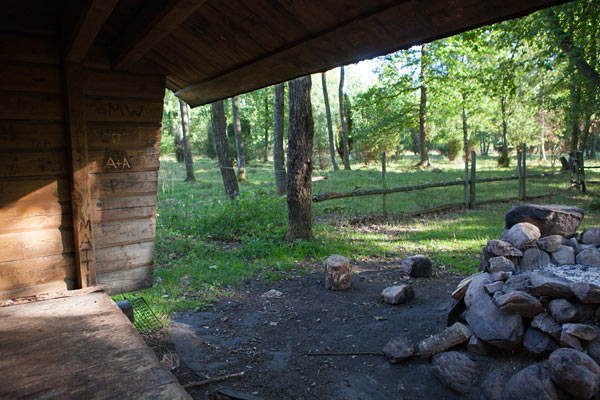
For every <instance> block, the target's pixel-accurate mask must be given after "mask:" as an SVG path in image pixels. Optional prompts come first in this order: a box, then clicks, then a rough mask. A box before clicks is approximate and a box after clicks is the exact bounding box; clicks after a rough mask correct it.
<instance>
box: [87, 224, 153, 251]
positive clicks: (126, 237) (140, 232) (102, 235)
mask: <svg viewBox="0 0 600 400" xmlns="http://www.w3.org/2000/svg"><path fill="white" fill-rule="evenodd" d="M94 228H95V231H94V242H95V245H96V247H97V248H98V249H100V248H104V247H112V246H117V245H123V244H131V243H139V242H149V241H153V240H154V218H145V219H139V220H133V221H119V222H105V223H100V224H97V225H95V227H94Z"/></svg>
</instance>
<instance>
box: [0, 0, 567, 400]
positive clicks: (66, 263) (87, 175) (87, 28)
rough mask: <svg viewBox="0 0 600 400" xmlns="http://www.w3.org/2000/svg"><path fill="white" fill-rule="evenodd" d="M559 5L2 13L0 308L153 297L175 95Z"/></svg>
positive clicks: (19, 1) (247, 82) (55, 5)
mask: <svg viewBox="0 0 600 400" xmlns="http://www.w3.org/2000/svg"><path fill="white" fill-rule="evenodd" d="M554 3H557V2H556V1H549V0H527V1H522V0H487V1H480V0H451V1H442V0H427V1H417V0H410V1H409V0H400V1H390V0H370V1H363V0H360V1H359V0H344V1H342V0H318V1H317V0H252V1H242V0H231V1H220V0H169V1H164V0H80V1H76V0H5V1H3V2H2V13H0V92H1V95H0V300H3V299H4V300H6V299H14V298H19V297H24V296H35V295H40V294H44V293H51V292H62V291H65V290H71V289H81V288H88V287H93V286H94V285H102V286H103V287H104V288H105V290H106V291H107V292H108V293H109V294H114V293H122V292H127V291H131V290H135V289H141V288H147V287H150V286H151V285H152V282H153V273H152V271H153V258H154V256H153V253H154V248H153V247H154V235H155V233H154V232H155V230H154V224H155V215H156V193H157V183H158V167H159V162H158V156H159V142H160V132H161V120H162V112H163V96H164V91H165V88H169V89H171V90H173V91H175V92H176V94H177V96H179V97H180V98H182V99H183V100H185V101H186V102H188V103H189V104H190V105H191V106H198V105H201V104H206V103H209V102H212V101H215V100H218V99H222V98H226V97H229V96H232V95H235V94H239V93H243V92H247V91H250V90H253V89H257V88H260V87H264V86H267V85H270V84H274V83H277V82H282V81H286V80H289V79H292V78H295V77H298V76H302V75H306V74H309V73H313V72H318V71H323V70H327V69H329V68H332V67H335V66H338V65H342V64H346V63H350V62H353V61H358V60H361V59H364V58H368V57H373V56H376V55H381V54H385V53H388V52H391V51H394V50H398V49H401V48H407V47H409V46H411V45H413V44H416V43H419V42H423V41H430V40H433V39H436V38H440V37H444V36H448V35H451V34H455V33H458V32H461V31H464V30H467V29H470V28H473V27H476V26H480V25H483V24H487V23H491V22H494V21H499V20H503V19H507V18H512V17H516V16H520V15H524V14H526V13H529V12H532V11H534V10H537V9H540V8H543V7H546V6H548V5H551V4H554ZM8 314H10V313H8ZM10 315H12V317H11V318H19V315H18V314H14V313H13V314H10ZM30 328H31V327H30ZM55 328H56V329H59V328H60V327H59V326H55ZM2 329H3V328H2V327H0V333H1V332H2ZM13 333H14V332H13ZM0 337H2V336H0ZM0 345H1V343H0ZM0 349H2V351H4V348H2V347H0ZM2 357H4V356H2ZM38 361H39V360H38ZM1 366H2V364H0V370H1ZM51 370H52V369H51V368H49V369H47V371H48V373H50V371H51ZM45 371H46V370H45ZM0 372H1V371H0ZM33 397H35V396H33ZM61 398H68V396H63V397H61Z"/></svg>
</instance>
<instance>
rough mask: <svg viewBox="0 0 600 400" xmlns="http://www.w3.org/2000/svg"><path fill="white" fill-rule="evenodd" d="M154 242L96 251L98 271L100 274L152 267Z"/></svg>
mask: <svg viewBox="0 0 600 400" xmlns="http://www.w3.org/2000/svg"><path fill="white" fill-rule="evenodd" d="M153 262H154V242H145V243H135V244H128V245H123V246H115V247H106V248H103V249H98V250H96V271H97V273H98V274H99V275H100V274H106V273H109V272H116V271H122V270H126V269H131V268H138V267H143V266H149V265H152V264H153Z"/></svg>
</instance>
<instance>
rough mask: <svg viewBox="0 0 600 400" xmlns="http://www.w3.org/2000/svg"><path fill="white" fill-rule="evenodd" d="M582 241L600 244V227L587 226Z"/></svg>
mask: <svg viewBox="0 0 600 400" xmlns="http://www.w3.org/2000/svg"><path fill="white" fill-rule="evenodd" d="M581 243H583V244H595V245H600V227H598V228H585V229H584V230H583V233H582V234H581Z"/></svg>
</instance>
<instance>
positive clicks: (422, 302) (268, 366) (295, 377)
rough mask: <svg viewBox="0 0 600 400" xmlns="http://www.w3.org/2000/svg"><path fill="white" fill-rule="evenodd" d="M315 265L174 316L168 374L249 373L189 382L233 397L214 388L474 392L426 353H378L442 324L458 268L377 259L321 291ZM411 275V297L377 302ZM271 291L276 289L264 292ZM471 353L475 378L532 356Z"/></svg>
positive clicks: (409, 395) (286, 393)
mask: <svg viewBox="0 0 600 400" xmlns="http://www.w3.org/2000/svg"><path fill="white" fill-rule="evenodd" d="M319 268H320V267H316V268H315V271H313V272H312V273H309V274H307V275H305V276H303V277H298V278H296V279H292V280H284V281H277V282H264V281H261V280H259V279H254V280H249V281H247V282H246V285H245V287H244V288H241V289H239V290H238V291H237V292H235V295H234V296H233V297H230V298H226V299H222V300H220V301H219V302H217V304H215V306H214V307H212V308H210V309H209V310H208V311H204V312H193V311H186V312H181V313H179V314H177V315H175V316H174V317H173V320H172V324H171V325H170V327H169V336H168V337H167V336H165V337H163V338H162V339H160V342H161V343H160V346H158V347H160V349H161V350H160V351H159V353H164V352H165V351H167V352H169V351H171V352H176V353H177V354H178V356H179V357H180V359H181V366H180V367H179V368H176V369H175V370H174V371H173V372H174V374H175V375H176V376H177V378H178V379H179V380H180V382H181V383H182V384H185V383H188V382H191V381H199V380H203V379H206V378H211V377H217V376H222V375H227V374H232V373H238V372H242V371H245V373H244V375H243V376H241V377H235V378H231V379H227V380H224V381H221V382H218V383H211V384H209V385H203V386H201V387H199V388H194V389H189V392H190V394H191V395H192V396H193V397H194V399H216V398H229V397H219V396H218V395H217V394H216V393H217V391H218V390H219V389H220V388H227V389H230V390H235V391H238V392H242V393H243V394H245V395H248V396H246V397H243V396H242V397H239V398H244V399H252V398H254V397H252V396H255V397H256V398H262V399H357V400H358V399H386V400H389V399H479V397H480V392H479V389H478V388H477V387H474V389H473V391H472V392H470V393H468V394H467V395H458V394H456V393H453V392H452V391H450V390H449V389H447V388H446V387H444V386H443V385H442V384H440V383H439V382H438V381H437V380H436V378H434V377H433V375H432V374H431V372H430V366H431V362H430V360H424V359H421V358H420V357H413V358H411V359H409V360H406V361H404V362H402V363H399V364H390V363H389V362H388V360H387V359H386V358H385V357H384V356H383V355H381V350H382V348H383V346H384V345H385V344H386V343H387V342H388V340H389V339H390V338H392V337H394V336H397V335H407V336H408V337H410V338H412V339H413V340H414V341H415V342H418V341H419V340H421V339H423V338H425V337H427V336H429V335H431V334H435V333H437V332H439V331H440V330H442V329H444V328H445V326H446V317H447V312H448V310H449V308H450V307H451V306H452V304H453V301H452V298H451V296H450V294H451V293H452V291H453V290H454V288H455V287H456V284H457V283H458V282H459V281H460V279H461V278H462V277H461V276H459V275H456V274H452V273H446V272H441V271H437V272H435V273H434V277H433V278H431V279H417V278H413V279H410V280H409V279H408V277H407V276H406V275H405V273H404V271H403V270H402V269H401V268H399V267H398V264H382V263H377V262H373V263H368V264H359V265H355V266H354V271H355V274H354V275H353V277H352V288H351V289H349V290H347V291H341V292H335V291H329V290H325V287H324V282H323V279H324V277H323V273H322V268H321V269H319ZM407 281H408V282H410V283H411V284H412V285H413V288H414V291H415V294H416V298H415V299H414V300H412V301H411V302H410V303H408V304H403V305H396V306H392V305H389V304H385V303H383V302H382V301H381V299H380V294H381V291H382V290H383V289H384V288H385V287H386V286H389V285H391V284H394V283H399V282H407ZM270 289H275V290H278V291H280V292H282V293H283V295H282V297H280V298H265V297H261V295H263V294H264V293H265V292H267V291H268V290H270ZM154 347H156V346H154ZM325 353H327V354H329V355H325ZM335 353H344V355H334V354H335ZM352 353H356V354H354V355H353V354H352ZM360 353H374V355H364V354H360ZM161 355H162V354H159V356H161ZM472 358H473V359H475V360H476V361H477V362H478V363H479V365H480V371H481V376H480V381H481V380H482V379H484V378H485V376H486V375H487V374H488V372H489V371H490V370H491V369H493V368H502V369H504V370H506V369H507V368H508V369H510V370H513V371H512V372H513V373H514V372H516V371H517V370H519V369H520V368H521V367H520V366H521V365H522V366H524V365H526V363H527V362H530V361H528V360H526V359H523V360H519V359H517V360H514V358H511V361H510V362H508V363H507V362H506V361H505V362H502V361H499V360H498V358H497V357H495V358H494V359H491V358H486V357H477V356H472ZM500 363H502V365H500ZM507 372H508V371H507Z"/></svg>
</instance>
